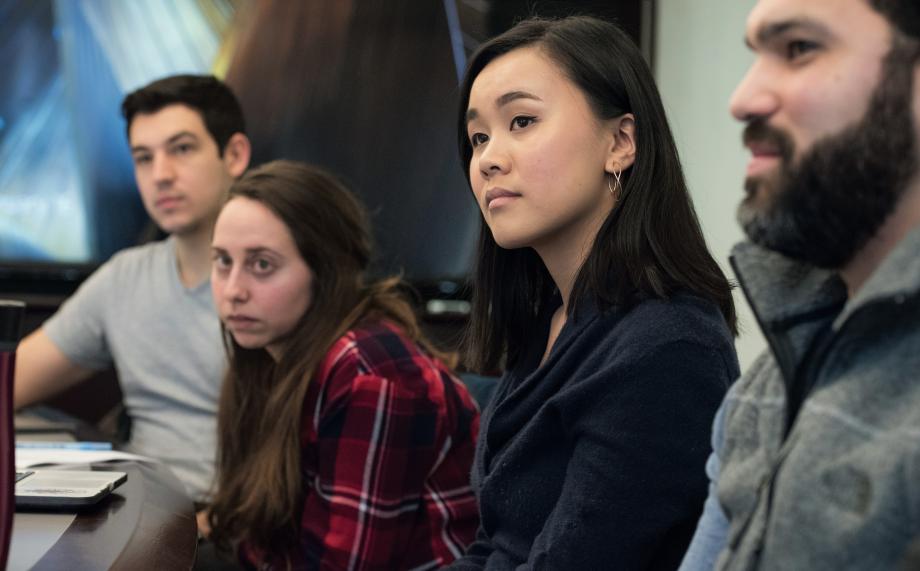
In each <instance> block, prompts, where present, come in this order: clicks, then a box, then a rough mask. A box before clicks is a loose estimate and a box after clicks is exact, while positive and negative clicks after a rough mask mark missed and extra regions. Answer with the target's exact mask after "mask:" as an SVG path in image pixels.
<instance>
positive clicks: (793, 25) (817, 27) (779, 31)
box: [744, 18, 830, 50]
mask: <svg viewBox="0 0 920 571" xmlns="http://www.w3.org/2000/svg"><path fill="white" fill-rule="evenodd" d="M799 29H801V30H803V31H806V32H812V33H817V34H820V35H822V36H828V35H830V31H829V30H828V29H827V27H826V26H825V25H824V24H821V23H820V22H816V21H814V20H810V19H806V18H793V19H790V20H782V21H780V22H773V23H769V24H764V25H762V26H760V27H759V28H758V29H757V32H756V33H755V34H754V37H755V41H756V45H764V44H769V43H770V42H772V41H774V40H776V38H778V37H779V36H782V35H784V34H788V33H789V32H794V31H796V30H799ZM744 43H745V45H746V46H747V47H748V48H750V49H751V50H754V49H756V48H755V43H754V42H752V41H751V39H750V38H749V37H745V38H744Z"/></svg>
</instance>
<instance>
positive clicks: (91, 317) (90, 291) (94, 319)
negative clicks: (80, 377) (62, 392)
mask: <svg viewBox="0 0 920 571" xmlns="http://www.w3.org/2000/svg"><path fill="white" fill-rule="evenodd" d="M113 276H114V270H113V267H112V262H111V261H110V262H107V263H106V264H104V265H103V266H102V267H100V268H99V269H98V270H96V271H95V272H93V274H92V275H91V276H90V277H89V278H87V279H86V281H84V282H83V284H81V285H80V287H79V289H77V291H76V293H74V294H73V295H72V296H70V298H68V299H67V300H66V301H65V302H64V303H63V305H61V308H60V309H59V310H58V311H57V312H56V313H55V314H54V315H52V316H51V317H50V318H49V319H48V320H47V321H46V322H45V323H44V325H43V326H42V328H43V329H44V331H45V334H46V335H48V338H49V339H51V341H52V342H53V343H54V344H55V345H57V347H58V349H60V350H61V352H62V353H64V355H65V356H66V357H67V358H68V359H70V360H71V361H73V362H74V363H76V364H78V365H81V366H83V367H86V368H88V369H105V368H106V367H108V366H110V365H111V364H112V356H111V353H110V351H109V345H108V341H107V339H106V333H105V330H106V328H105V311H106V305H107V304H110V303H111V301H112V298H111V296H110V293H109V292H111V291H112V289H111V281H112V279H114V278H113ZM122 295H127V294H126V293H125V292H122Z"/></svg>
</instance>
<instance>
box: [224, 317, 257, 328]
mask: <svg viewBox="0 0 920 571" xmlns="http://www.w3.org/2000/svg"><path fill="white" fill-rule="evenodd" d="M224 323H225V324H226V325H227V327H229V328H230V329H233V330H234V331H238V330H246V329H252V328H253V327H255V326H256V325H257V324H258V323H259V320H258V319H256V318H254V317H249V316H248V315H230V316H227V317H226V318H224Z"/></svg>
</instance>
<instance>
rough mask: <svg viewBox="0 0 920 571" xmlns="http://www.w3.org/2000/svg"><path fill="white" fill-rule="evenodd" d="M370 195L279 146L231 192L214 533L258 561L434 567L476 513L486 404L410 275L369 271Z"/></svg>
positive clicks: (221, 231) (221, 258)
mask: <svg viewBox="0 0 920 571" xmlns="http://www.w3.org/2000/svg"><path fill="white" fill-rule="evenodd" d="M368 227H369V224H368V222H367V219H366V215H365V213H364V209H363V208H362V207H361V205H360V204H359V203H358V202H357V200H356V199H355V198H354V197H353V196H352V195H351V194H350V193H349V192H348V191H347V190H346V189H345V188H344V187H343V186H342V185H341V184H340V183H339V182H338V181H336V180H335V179H334V178H332V177H331V176H329V175H328V174H326V173H324V172H323V171H321V170H319V169H316V168H312V167H308V166H306V165H303V164H299V163H294V162H288V161H276V162H273V163H269V164H267V165H264V166H262V167H260V168H258V169H255V170H253V171H251V172H249V173H248V174H247V175H245V176H244V177H243V178H242V179H240V180H239V181H238V182H237V183H236V184H235V185H234V186H233V188H232V189H231V191H230V199H229V201H228V202H227V204H226V205H225V206H224V209H223V210H222V211H221V214H220V216H219V218H218V220H217V224H216V227H215V230H214V238H213V252H214V254H213V255H214V263H213V272H212V277H211V285H212V288H213V293H214V299H215V305H216V306H217V308H218V312H219V314H220V318H221V321H222V324H223V328H224V332H225V344H226V346H227V352H228V356H229V360H230V367H229V370H228V373H227V378H226V382H225V385H224V389H223V394H222V396H221V402H220V412H219V416H218V431H219V439H220V446H219V452H218V476H217V491H216V494H215V497H214V502H213V505H212V507H211V511H210V515H209V522H210V525H211V527H212V531H211V535H210V537H211V539H212V540H213V541H214V543H215V545H217V546H218V547H219V548H223V549H232V550H235V551H236V553H237V554H238V555H239V558H240V560H241V561H242V562H243V564H244V565H246V566H247V567H250V568H259V569H286V568H293V569H381V570H383V569H386V570H394V569H431V568H437V567H439V566H442V565H444V564H446V563H449V562H451V561H453V560H454V559H456V558H457V557H459V556H460V554H461V553H462V551H463V549H464V548H465V546H466V545H467V544H468V543H470V541H471V540H472V538H473V535H474V533H475V529H476V526H477V524H478V515H477V509H476V501H475V498H474V497H473V494H472V491H471V489H470V485H469V474H470V467H471V464H472V459H473V450H474V446H475V441H476V436H477V433H478V428H479V412H478V410H477V408H476V405H475V404H474V402H473V400H472V399H471V398H470V396H469V394H468V393H467V391H466V389H465V387H464V386H463V385H462V384H461V382H460V381H459V380H458V379H457V378H456V377H455V376H454V375H453V374H452V373H451V372H450V370H449V369H448V368H447V366H445V364H444V363H443V362H442V361H441V360H440V359H439V358H438V357H437V352H436V351H434V350H433V349H432V348H431V347H430V346H429V345H428V343H427V342H426V341H425V340H424V338H423V337H422V335H421V333H420V331H419V329H418V326H417V324H416V322H415V319H414V316H413V312H412V309H411V308H410V306H409V305H408V304H407V303H406V302H405V301H404V299H403V297H402V296H401V295H400V293H399V292H398V286H399V281H398V280H397V279H388V280H383V281H378V282H368V281H366V278H365V270H366V269H367V265H368V262H369V260H370V258H371V245H370V238H369V231H368Z"/></svg>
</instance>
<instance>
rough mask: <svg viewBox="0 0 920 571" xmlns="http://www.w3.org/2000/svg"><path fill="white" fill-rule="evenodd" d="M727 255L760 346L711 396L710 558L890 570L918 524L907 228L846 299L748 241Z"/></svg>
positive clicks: (919, 283)
mask: <svg viewBox="0 0 920 571" xmlns="http://www.w3.org/2000/svg"><path fill="white" fill-rule="evenodd" d="M733 264H734V265H735V268H736V271H737V274H738V276H739V279H740V280H741V281H742V286H743V287H744V289H745V293H746V294H747V295H748V298H749V300H750V302H751V305H752V307H753V308H754V311H755V314H756V315H757V318H758V321H759V322H760V325H761V327H762V328H763V331H764V334H765V335H766V337H767V340H768V342H769V345H770V349H769V350H768V351H766V352H765V353H764V354H763V355H761V357H760V358H759V359H758V360H757V361H756V363H755V364H754V365H753V366H752V367H751V368H750V370H748V371H747V373H746V374H745V375H744V376H743V377H742V378H741V379H740V380H739V381H738V382H737V383H736V384H735V385H734V386H733V387H732V389H731V391H730V392H729V394H728V395H727V397H726V399H725V402H724V404H723V409H724V425H723V429H724V432H723V435H724V440H723V441H722V443H721V447H720V448H721V449H720V450H717V451H716V452H717V453H718V456H719V459H720V460H721V471H720V474H719V476H718V484H717V489H718V498H719V503H720V504H721V507H722V509H723V510H724V513H725V514H726V515H727V516H728V519H729V527H728V534H727V537H726V543H725V545H724V548H723V549H722V552H721V554H720V556H719V559H718V562H717V564H716V568H717V569H722V570H736V569H744V570H748V569H768V570H773V569H777V570H778V569H782V570H788V569H834V570H837V569H861V570H862V569H897V568H898V563H899V561H901V559H902V557H903V555H904V552H905V550H906V549H907V546H908V543H909V542H910V540H911V539H912V538H914V537H915V536H917V535H918V534H920V229H916V230H914V231H913V232H912V233H911V234H909V235H908V236H907V237H906V238H905V239H904V240H902V241H901V243H900V244H899V245H898V246H897V248H896V249H895V250H894V251H893V252H892V253H891V254H890V255H889V256H888V257H887V258H886V259H885V260H884V261H883V263H882V265H881V266H880V267H879V268H878V269H877V270H876V271H875V273H874V274H873V275H872V276H871V278H870V279H869V281H868V282H867V283H866V284H865V285H864V286H863V287H862V289H861V290H859V292H858V293H857V294H856V295H855V296H854V297H853V298H852V299H847V295H846V290H845V288H844V284H843V283H842V282H841V281H840V279H839V277H837V276H836V275H835V274H832V273H830V272H825V271H819V270H816V269H815V268H813V267H809V266H805V265H802V264H798V263H795V262H792V261H790V260H788V259H786V258H783V257H781V256H779V255H777V254H775V253H772V252H769V251H766V250H764V249H761V248H758V247H756V246H754V245H752V244H741V245H739V246H737V247H736V248H735V250H734V252H733ZM797 395H798V398H797ZM797 401H798V402H800V405H801V406H800V407H798V414H797V415H796V414H795V413H794V412H793V411H794V410H795V409H796V408H797V407H796V404H795V403H796V402H797Z"/></svg>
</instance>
